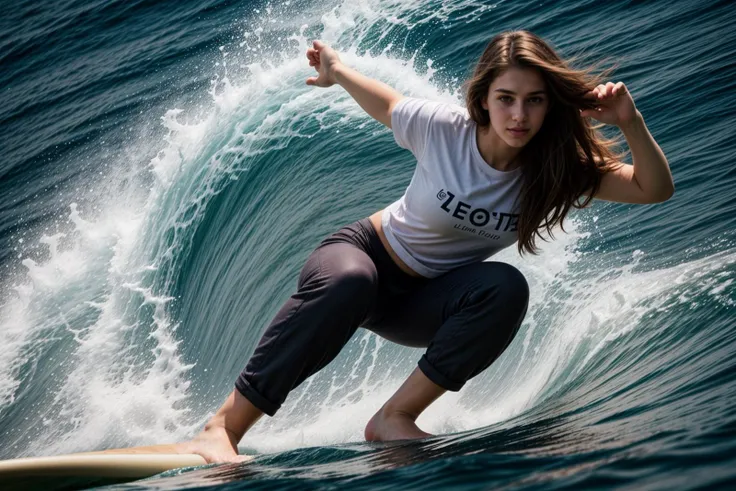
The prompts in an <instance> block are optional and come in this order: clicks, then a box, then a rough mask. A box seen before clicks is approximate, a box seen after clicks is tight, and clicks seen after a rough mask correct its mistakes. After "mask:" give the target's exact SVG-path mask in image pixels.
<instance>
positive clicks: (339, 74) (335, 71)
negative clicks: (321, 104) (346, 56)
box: [331, 62, 348, 85]
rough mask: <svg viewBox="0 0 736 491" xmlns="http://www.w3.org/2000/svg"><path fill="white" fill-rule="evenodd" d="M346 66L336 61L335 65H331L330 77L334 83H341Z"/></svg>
mask: <svg viewBox="0 0 736 491" xmlns="http://www.w3.org/2000/svg"><path fill="white" fill-rule="evenodd" d="M347 68H348V67H346V66H345V65H343V64H342V62H337V63H335V66H333V67H332V70H331V72H332V73H331V78H332V80H333V81H334V82H335V83H336V84H338V85H342V82H343V81H344V80H345V78H344V74H345V70H346V69H347Z"/></svg>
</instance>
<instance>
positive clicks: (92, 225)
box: [0, 0, 736, 489]
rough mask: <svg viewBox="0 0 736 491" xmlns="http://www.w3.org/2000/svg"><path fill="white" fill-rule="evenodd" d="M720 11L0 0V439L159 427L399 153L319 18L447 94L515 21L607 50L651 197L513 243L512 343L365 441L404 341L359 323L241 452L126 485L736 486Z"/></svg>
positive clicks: (402, 81) (404, 160) (376, 1)
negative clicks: (392, 439)
mask: <svg viewBox="0 0 736 491" xmlns="http://www.w3.org/2000/svg"><path fill="white" fill-rule="evenodd" d="M735 26H736V9H734V8H733V5H732V3H731V2H701V3H693V2H685V1H679V2H667V3H665V2H646V1H639V2H626V3H624V2H611V3H602V2H588V1H582V0H576V1H567V2H554V3H553V2H538V1H537V2H497V3H493V4H492V3H485V2H480V1H476V0H456V1H450V0H448V1H442V2H439V1H428V2H418V1H410V2H401V1H398V0H364V1H361V2H349V1H343V2H339V1H332V2H294V1H292V2H288V1H284V2H274V3H263V2H243V1H219V2H218V1H205V2H201V1H200V2H188V1H184V2H176V3H173V2H154V1H126V2H123V1H106V2H102V1H96V2H95V1H87V2H72V1H65V2H56V3H50V4H48V5H46V4H44V5H40V4H35V3H31V2H26V1H21V2H18V3H17V6H16V8H15V9H14V10H12V11H9V13H8V14H7V15H6V16H4V18H3V19H2V20H0V46H1V47H2V49H0V66H2V71H1V72H0V82H1V83H0V87H2V90H1V91H0V98H1V99H0V101H1V102H2V103H1V104H0V124H1V126H0V128H2V129H1V130H0V148H2V149H3V152H2V155H3V159H2V160H0V346H2V347H3V348H2V350H0V458H13V457H22V456H37V455H52V454H58V453H69V452H76V451H86V450H94V449H104V448H111V447H121V446H132V445H146V444H155V443H165V442H172V441H181V440H183V439H185V438H188V437H191V436H192V435H193V434H195V432H196V431H197V430H198V429H200V428H201V427H202V425H203V423H204V421H206V419H207V418H208V416H209V415H210V414H211V413H212V412H213V411H214V410H215V409H216V408H217V407H218V406H219V404H220V403H221V402H222V400H223V399H224V397H225V396H226V395H227V394H228V393H229V392H230V391H231V390H232V384H233V382H234V380H235V377H236V376H237V374H238V373H239V372H240V370H241V369H242V367H243V366H244V364H245V363H246V361H247V359H248V357H249V355H250V353H251V352H252V350H253V349H254V348H255V345H256V343H257V342H258V339H259V337H260V333H261V332H262V330H263V329H264V328H265V327H266V325H267V323H268V322H269V320H270V319H271V318H272V316H273V315H274V314H275V312H276V310H277V309H278V308H279V306H280V305H281V303H282V302H283V301H284V300H285V299H286V298H287V297H288V296H289V295H290V294H291V292H292V291H293V289H294V288H295V284H296V276H297V274H298V271H299V269H300V267H301V264H302V263H303V261H304V260H305V258H306V257H307V255H308V254H309V252H311V250H312V249H313V248H314V247H315V246H316V245H317V243H318V242H319V241H320V240H321V239H322V238H323V237H324V236H326V235H328V234H330V233H331V232H333V231H335V230H336V229H337V228H339V227H340V226H342V225H344V224H347V223H350V222H352V221H354V220H357V219H359V218H362V217H365V216H367V215H369V214H370V213H372V212H374V211H376V210H378V209H380V208H382V207H384V206H386V205H388V204H390V203H391V202H392V201H394V200H395V199H397V198H398V197H399V196H400V195H401V193H402V192H403V190H404V188H405V187H406V185H407V184H408V182H409V179H410V177H411V175H412V172H413V166H414V161H413V159H412V156H411V154H410V153H409V152H407V151H405V150H402V149H400V148H399V147H398V146H397V145H396V144H395V143H394V141H393V138H392V136H391V134H390V132H389V130H387V129H385V128H384V127H382V126H381V125H379V124H378V123H376V122H375V121H373V120H371V119H370V118H369V117H368V116H367V115H366V114H364V113H363V112H362V110H361V109H360V108H359V107H358V106H357V104H356V103H355V102H354V101H353V100H352V99H350V97H349V96H348V95H347V94H346V93H345V92H344V91H343V90H342V89H340V88H339V87H333V88H330V89H316V88H312V87H308V86H306V85H305V84H304V80H305V79H306V78H307V77H309V76H311V75H312V72H313V71H310V70H311V68H310V67H309V66H308V65H307V60H306V58H305V57H304V52H305V50H306V47H307V45H308V44H309V43H310V42H311V40H312V39H315V38H317V37H319V38H321V39H324V40H325V41H327V42H329V43H331V44H332V45H334V46H335V47H336V48H337V49H338V50H339V51H340V53H341V56H342V59H343V61H345V62H346V63H348V64H350V65H351V66H353V67H355V68H357V69H358V70H360V71H361V72H363V73H365V74H366V75H368V76H371V77H374V78H378V79H380V80H382V81H384V82H386V83H388V84H390V85H392V86H393V87H395V88H397V90H399V91H401V92H402V93H404V94H406V95H413V96H418V97H427V98H434V99H439V100H445V101H452V102H460V101H461V100H462V94H461V92H460V90H459V86H460V83H461V82H462V80H463V79H464V78H465V77H466V76H467V75H468V74H469V71H470V70H471V68H472V63H473V62H474V61H475V59H476V58H477V57H478V56H479V55H480V53H481V52H482V50H483V48H484V47H485V45H486V43H487V41H488V40H489V39H490V37H491V36H492V35H494V34H496V33H498V32H500V31H502V30H506V29H514V28H525V29H529V30H532V31H534V32H536V33H538V34H540V35H542V36H543V37H545V38H547V39H549V40H550V41H551V42H552V43H553V44H555V45H556V46H557V47H558V48H559V50H560V51H561V52H562V53H563V54H565V55H575V54H584V55H586V56H587V57H588V58H589V59H590V60H597V59H601V58H604V57H608V58H612V59H613V60H614V61H616V62H617V63H618V68H617V70H616V73H615V75H614V78H615V79H616V80H623V81H624V82H626V84H627V86H628V87H629V89H630V91H631V93H632V94H633V96H634V99H635V101H636V103H637V106H638V107H639V109H640V110H641V111H642V113H643V115H644V117H645V120H646V122H647V124H648V126H649V128H650V130H651V132H652V133H653V135H654V136H655V137H656V138H657V140H658V142H659V143H660V145H661V146H662V148H663V149H664V151H665V152H666V154H667V156H668V158H669V162H670V165H671V168H672V172H673V175H674V177H675V183H676V187H677V191H676V194H675V196H674V197H673V198H672V199H671V200H669V201H668V202H666V203H664V204H659V205H651V206H633V205H622V204H614V203H606V202H596V203H594V205H593V206H592V207H591V208H589V209H586V210H582V211H578V212H576V213H573V216H572V217H571V218H572V220H571V221H570V222H569V224H568V226H566V229H567V230H568V233H567V234H565V233H562V232H559V233H557V234H556V235H555V240H554V241H551V242H549V243H546V244H542V249H543V251H542V253H541V254H540V255H539V256H537V257H520V256H519V255H518V254H517V253H516V252H515V250H514V249H513V248H512V249H510V250H506V251H503V252H502V253H501V254H500V255H498V256H496V257H495V258H496V259H499V260H502V261H506V262H509V263H512V264H514V265H515V266H517V267H518V268H520V269H521V270H522V271H523V272H524V274H525V275H526V277H527V279H528V281H529V283H530V287H531V301H530V307H529V312H528V314H527V317H526V320H525V322H524V324H523V325H522V328H521V330H520V332H519V334H518V336H517V338H516V339H515V341H514V342H513V344H512V345H511V346H510V347H509V349H508V350H507V351H506V352H505V353H504V355H503V356H502V357H501V358H500V359H499V360H498V361H497V362H496V363H495V364H494V365H493V366H492V367H491V368H490V369H489V370H487V371H486V372H484V373H483V374H482V375H480V376H479V377H477V378H476V379H473V380H472V381H471V382H470V383H469V384H468V385H467V386H466V387H465V388H464V389H463V391H461V392H460V393H458V394H447V395H445V396H443V397H442V398H441V399H440V400H439V401H438V402H437V403H436V404H435V405H433V406H432V407H431V408H430V409H429V410H428V411H427V412H426V413H425V414H423V415H422V416H421V417H420V419H419V421H418V423H419V425H420V426H421V427H422V428H423V429H425V430H427V431H430V432H432V433H434V434H437V435H438V436H437V437H435V438H432V439H429V440H426V441H422V442H412V443H398V444H396V443H394V444H367V443H364V442H362V431H363V428H364V425H365V423H366V422H367V420H368V418H369V417H370V416H371V415H372V414H373V413H374V412H375V411H376V410H377V409H378V408H379V407H380V406H381V404H382V403H383V402H384V401H385V399H386V398H387V397H388V396H389V395H390V394H391V393H392V392H393V391H394V390H395V389H396V388H397V387H398V385H399V384H400V383H401V381H402V380H403V379H404V378H405V377H406V376H407V375H408V373H410V371H411V370H412V369H413V367H414V366H415V364H416V361H417V360H418V359H419V357H420V356H421V350H413V349H408V348H403V347H399V346H396V345H393V344H391V343H388V342H386V341H383V340H381V339H380V338H377V337H375V336H374V335H372V334H369V333H367V332H365V331H362V330H359V331H358V332H357V333H356V335H355V336H354V338H353V339H352V340H351V341H350V343H349V345H348V346H347V347H346V348H345V350H344V351H343V352H342V353H341V354H340V356H339V357H338V358H337V359H336V360H335V361H334V362H333V363H332V364H331V365H330V366H328V367H327V368H326V369H325V370H324V371H322V372H320V373H319V374H317V375H316V376H314V377H312V378H311V379H309V380H308V381H307V382H306V383H305V384H303V385H302V386H301V387H300V388H298V389H297V390H296V391H294V392H293V393H292V394H291V395H290V397H289V399H288V400H287V402H286V404H285V405H284V407H283V408H282V410H281V411H280V412H279V413H278V414H277V416H276V417H275V418H272V419H264V420H262V421H261V422H259V423H258V425H257V426H256V427H255V428H254V429H253V431H252V432H250V433H249V434H248V435H247V436H246V438H244V439H243V441H242V442H241V446H240V449H241V452H245V453H248V454H252V455H254V456H255V460H254V461H253V462H251V463H249V464H246V465H242V466H234V465H225V466H218V467H213V468H212V467H211V468H203V469H197V470H194V471H192V472H174V473H169V474H164V475H161V476H157V477H155V478H153V479H151V480H146V481H140V482H138V483H134V484H131V485H125V486H119V488H125V489H138V488H141V489H142V488H149V487H150V488H160V489H161V488H165V489H172V488H175V489H179V488H188V487H197V488H227V489H267V488H268V489H271V488H273V489H289V488H294V489H307V488H315V489H316V488H326V489H330V488H335V489H336V488H345V487H350V488H354V489H381V488H387V489H388V488H390V489H394V488H402V489H489V488H494V489H498V488H502V489H503V488H514V489H565V488H573V489H578V488H605V489H609V488H616V489H641V488H644V489H671V488H673V487H675V488H678V489H695V488H708V489H711V488H718V487H720V488H728V487H730V486H733V485H736V471H734V470H733V469H734V467H736V457H734V455H736V445H734V443H733V435H734V434H736V401H734V395H735V394H736V357H735V356H734V354H736V331H734V324H735V323H734V319H735V318H736V316H734V312H735V309H734V307H735V306H736V292H735V291H734V279H735V278H736V227H734V225H736V219H734V216H736V214H735V213H734V212H736V199H735V198H734V196H736V195H735V194H734V192H733V189H734V186H735V185H736V165H734V163H733V162H732V160H731V153H732V152H733V151H734V150H736V137H735V136H734V135H735V133H734V131H733V128H734V127H735V126H734V123H736V101H735V100H734V98H733V97H732V94H733V93H734V89H736V66H735V65H734V63H733V59H734V55H735V53H736V29H734V27H735Z"/></svg>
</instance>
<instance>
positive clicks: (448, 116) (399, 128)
mask: <svg viewBox="0 0 736 491" xmlns="http://www.w3.org/2000/svg"><path fill="white" fill-rule="evenodd" d="M391 127H392V129H393V132H394V138H395V139H396V142H397V143H398V144H399V146H401V147H403V148H406V149H408V150H410V151H411V152H412V153H413V154H414V156H415V157H416V158H417V167H416V169H415V170H414V176H413V177H412V179H411V182H410V183H409V187H408V188H406V191H405V192H404V195H403V196H402V197H401V198H400V199H399V200H398V201H396V202H394V203H393V204H391V205H390V206H388V207H387V208H386V209H385V210H384V211H383V215H382V225H383V230H384V233H385V234H386V238H387V239H388V242H389V244H391V247H392V248H393V250H394V251H395V252H396V254H397V255H398V256H399V257H400V258H401V259H402V260H403V261H404V262H405V263H406V264H407V265H408V266H409V267H410V268H411V269H412V270H414V271H416V272H417V273H419V274H420V275H422V276H425V277H427V278H435V277H437V276H440V275H442V274H444V273H446V272H448V271H450V270H452V269H455V268H458V267H460V266H464V265H467V264H471V263H474V262H479V261H483V260H484V259H487V258H488V257H490V256H492V255H493V254H495V253H497V252H498V251H500V250H501V249H504V248H505V247H508V246H510V245H512V244H513V243H515V242H516V240H517V238H518V237H517V235H518V234H517V225H518V220H519V215H518V212H519V206H518V203H517V202H516V200H517V197H518V195H519V192H520V190H521V184H522V174H521V168H516V169H514V170H512V171H509V172H502V171H499V170H496V169H494V168H493V167H491V166H490V165H488V164H487V163H486V161H485V160H483V157H481V155H480V151H479V150H478V143H477V141H476V127H477V125H476V123H475V122H474V121H473V120H471V119H470V117H469V115H468V112H467V110H466V109H465V108H463V107H461V106H457V105H454V104H445V103H441V102H435V101H428V100H422V99H415V98H411V97H406V98H403V99H401V101H399V103H398V104H396V106H395V107H394V110H393V112H392V113H391Z"/></svg>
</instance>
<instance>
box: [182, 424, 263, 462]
mask: <svg viewBox="0 0 736 491" xmlns="http://www.w3.org/2000/svg"><path fill="white" fill-rule="evenodd" d="M176 447H177V451H179V453H193V454H197V455H201V456H202V457H203V458H204V459H205V460H206V461H207V463H208V464H219V463H224V462H246V461H248V460H251V459H252V457H249V456H248V455H238V443H237V440H236V439H235V436H234V435H231V434H230V433H229V432H228V431H227V430H226V429H225V428H224V427H222V426H218V425H206V426H205V427H204V430H203V431H202V432H201V433H200V434H199V435H197V436H196V437H194V439H193V440H191V441H188V442H184V443H178V444H177V445H176Z"/></svg>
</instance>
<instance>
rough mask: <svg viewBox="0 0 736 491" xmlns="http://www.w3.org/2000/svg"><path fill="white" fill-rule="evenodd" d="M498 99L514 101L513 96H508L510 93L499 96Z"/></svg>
mask: <svg viewBox="0 0 736 491" xmlns="http://www.w3.org/2000/svg"><path fill="white" fill-rule="evenodd" d="M498 100H499V101H501V102H511V101H513V99H512V98H511V96H508V95H502V96H501V97H499V98H498Z"/></svg>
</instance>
